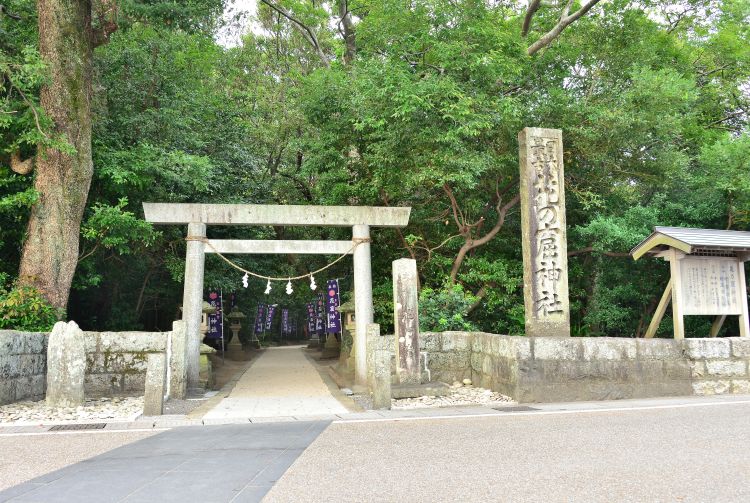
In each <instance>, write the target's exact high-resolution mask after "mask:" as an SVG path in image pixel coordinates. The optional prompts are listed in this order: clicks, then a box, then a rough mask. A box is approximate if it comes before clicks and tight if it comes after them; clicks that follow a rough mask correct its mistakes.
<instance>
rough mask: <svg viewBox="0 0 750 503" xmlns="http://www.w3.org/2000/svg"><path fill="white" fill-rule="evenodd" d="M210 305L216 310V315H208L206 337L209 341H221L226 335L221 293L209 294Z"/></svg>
mask: <svg viewBox="0 0 750 503" xmlns="http://www.w3.org/2000/svg"><path fill="white" fill-rule="evenodd" d="M208 303H209V305H210V306H211V307H213V308H215V309H216V313H214V314H209V315H208V332H206V337H208V338H209V339H221V338H222V336H223V334H224V317H223V316H222V312H221V308H222V306H221V295H220V294H219V292H209V294H208Z"/></svg>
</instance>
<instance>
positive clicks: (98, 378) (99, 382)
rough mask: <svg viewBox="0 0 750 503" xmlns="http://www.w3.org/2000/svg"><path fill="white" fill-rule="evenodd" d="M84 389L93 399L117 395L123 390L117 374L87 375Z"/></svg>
mask: <svg viewBox="0 0 750 503" xmlns="http://www.w3.org/2000/svg"><path fill="white" fill-rule="evenodd" d="M84 387H85V390H86V395H87V396H91V397H102V396H112V395H116V394H118V393H119V392H120V390H121V388H122V386H121V382H120V377H119V376H117V375H115V374H87V375H86V379H85V380H84Z"/></svg>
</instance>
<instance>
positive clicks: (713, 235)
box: [630, 227, 750, 260]
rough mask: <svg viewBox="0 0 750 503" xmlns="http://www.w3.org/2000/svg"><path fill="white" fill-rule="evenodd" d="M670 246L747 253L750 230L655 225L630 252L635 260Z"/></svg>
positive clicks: (692, 250) (684, 248) (691, 249)
mask: <svg viewBox="0 0 750 503" xmlns="http://www.w3.org/2000/svg"><path fill="white" fill-rule="evenodd" d="M669 248H676V249H678V250H680V251H682V252H684V253H696V252H697V251H717V252H748V251H750V232H746V231H725V230H718V229H691V228H688V227H654V232H653V233H652V234H651V235H650V236H649V237H647V238H646V239H644V240H643V241H642V242H641V243H640V244H639V245H638V246H636V247H635V248H633V249H632V250H631V251H630V254H631V255H632V256H633V258H634V259H635V260H638V259H639V258H641V257H642V256H643V255H646V254H655V253H659V252H661V251H665V250H667V249H669Z"/></svg>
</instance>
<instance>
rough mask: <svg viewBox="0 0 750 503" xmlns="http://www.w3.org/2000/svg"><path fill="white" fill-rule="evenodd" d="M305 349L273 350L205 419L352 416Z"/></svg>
mask: <svg viewBox="0 0 750 503" xmlns="http://www.w3.org/2000/svg"><path fill="white" fill-rule="evenodd" d="M303 348H304V347H303V346H288V347H278V348H269V349H267V350H265V351H264V352H263V354H262V355H261V356H260V358H259V359H258V361H256V362H255V363H253V364H252V365H251V366H250V368H249V369H248V370H247V371H245V374H244V375H243V376H242V377H241V378H240V380H239V381H238V382H237V384H236V385H235V386H234V389H232V391H231V393H230V394H229V396H228V397H226V398H224V399H223V400H222V401H221V402H219V404H218V405H216V406H215V407H214V408H213V409H212V410H210V411H209V412H208V413H206V415H205V416H204V417H203V419H206V420H223V419H230V418H236V419H243V418H244V419H247V418H256V417H257V418H262V417H280V416H287V417H289V416H292V417H309V416H324V415H332V414H345V413H347V412H350V411H349V410H347V408H346V407H345V406H344V405H343V404H342V403H341V402H339V401H338V400H337V399H336V398H335V397H334V396H333V395H332V394H331V391H330V390H329V388H328V386H327V385H326V384H325V383H324V382H323V379H322V378H321V377H320V374H319V373H318V371H317V370H316V368H315V366H314V365H313V363H312V362H311V361H310V360H308V359H307V358H306V357H305V354H304V353H303V351H304V349H303Z"/></svg>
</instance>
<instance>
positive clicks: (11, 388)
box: [0, 378, 16, 405]
mask: <svg viewBox="0 0 750 503" xmlns="http://www.w3.org/2000/svg"><path fill="white" fill-rule="evenodd" d="M15 401H16V380H15V379H7V378H3V379H0V405H5V404H6V403H13V402H15Z"/></svg>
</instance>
